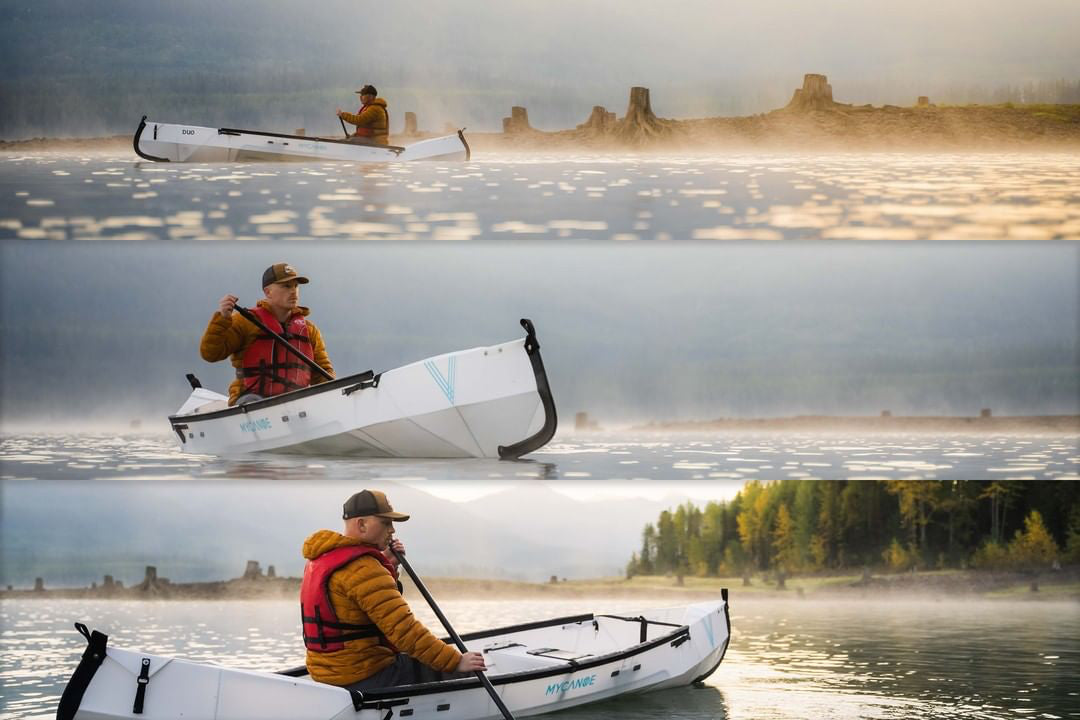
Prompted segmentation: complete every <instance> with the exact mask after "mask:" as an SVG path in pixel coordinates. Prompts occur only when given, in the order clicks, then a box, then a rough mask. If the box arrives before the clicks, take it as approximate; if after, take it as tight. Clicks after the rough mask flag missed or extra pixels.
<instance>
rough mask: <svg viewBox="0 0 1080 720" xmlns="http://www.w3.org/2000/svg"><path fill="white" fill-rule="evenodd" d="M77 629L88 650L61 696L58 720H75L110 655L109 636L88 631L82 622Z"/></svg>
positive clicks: (76, 625)
mask: <svg viewBox="0 0 1080 720" xmlns="http://www.w3.org/2000/svg"><path fill="white" fill-rule="evenodd" d="M75 629H76V630H78V631H79V634H80V635H82V636H83V637H84V638H86V650H85V651H84V652H83V654H82V660H80V661H79V665H78V667H76V668H75V672H74V673H72V675H71V679H70V680H68V684H67V686H66V687H65V688H64V692H63V694H62V695H61V696H60V703H59V705H58V706H57V708H56V720H73V719H74V717H75V715H76V713H78V712H79V705H81V704H82V699H83V695H85V694H86V689H87V688H88V687H90V682H91V681H92V680H93V679H94V674H95V673H96V672H97V669H98V668H99V667H101V663H103V662H105V656H106V655H107V654H108V653H107V652H106V648H107V647H108V644H109V636H108V635H106V634H105V633H103V632H98V631H97V630H93V631H91V630H88V629H87V627H86V625H84V624H82V623H80V622H77V623H75Z"/></svg>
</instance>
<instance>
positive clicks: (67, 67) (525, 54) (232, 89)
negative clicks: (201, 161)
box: [0, 0, 1080, 139]
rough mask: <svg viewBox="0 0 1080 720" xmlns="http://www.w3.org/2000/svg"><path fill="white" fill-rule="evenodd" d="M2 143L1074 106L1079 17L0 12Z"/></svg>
mask: <svg viewBox="0 0 1080 720" xmlns="http://www.w3.org/2000/svg"><path fill="white" fill-rule="evenodd" d="M0 10H2V11H3V14H4V18H5V20H4V23H3V25H2V26H0V63H2V65H3V67H4V68H5V73H4V75H3V77H2V79H0V92H2V94H3V96H4V98H5V102H4V104H3V108H2V109H0V136H2V137H5V138H8V139H16V138H20V137H28V136H33V135H40V134H46V135H73V136H89V135H101V134H109V133H120V132H130V131H131V129H132V127H133V126H134V125H135V124H136V123H137V122H138V118H139V117H140V116H141V115H142V114H150V115H151V116H154V117H161V118H162V119H164V120H169V121H173V122H188V123H195V124H206V125H217V126H223V125H229V126H239V127H254V128H261V129H279V130H280V129H286V130H291V129H292V128H295V127H306V128H308V129H309V131H311V132H325V133H329V132H336V131H337V130H338V127H337V123H336V118H335V117H334V114H333V113H334V110H335V108H336V107H338V106H345V107H348V106H349V105H350V104H352V103H355V96H354V95H353V92H352V91H353V90H355V89H356V88H358V87H360V86H361V85H362V84H364V83H367V82H371V83H373V84H375V85H376V86H377V87H378V88H379V90H380V93H381V94H382V95H383V96H385V97H387V98H388V99H389V101H390V107H391V121H392V124H391V127H392V129H393V130H396V129H400V128H401V126H402V123H403V119H402V118H403V113H404V111H406V110H411V111H415V112H418V113H419V119H420V125H421V127H422V128H425V129H428V130H441V129H442V128H443V125H444V123H451V124H454V125H455V126H457V127H461V126H465V125H467V126H469V127H470V128H471V129H472V130H474V131H478V130H488V131H494V130H499V129H500V128H501V118H502V117H503V116H505V115H507V114H509V109H510V106H511V105H525V106H526V107H528V108H529V112H530V119H531V120H532V122H533V125H534V126H536V127H538V128H542V129H561V128H566V127H573V126H574V125H575V124H577V123H580V122H583V121H584V120H585V118H586V117H587V116H588V114H589V111H590V109H591V107H592V106H593V105H597V104H600V105H604V106H606V107H607V108H608V109H609V110H614V111H616V112H618V113H622V112H623V110H624V108H625V105H626V99H627V90H628V88H629V87H630V86H632V85H645V86H648V87H650V88H651V89H652V99H653V105H654V108H655V109H656V111H657V113H658V114H659V115H661V116H663V117H701V116H709V115H745V114H752V113H758V112H766V111H768V110H771V109H775V108H777V107H780V106H782V105H783V104H785V103H786V102H787V101H788V100H789V99H790V97H791V93H792V91H793V90H794V88H796V87H798V86H800V84H801V81H802V76H803V74H804V73H808V72H815V73H823V74H826V75H828V77H829V79H830V82H831V83H832V85H833V88H834V92H835V96H836V99H837V100H838V101H841V102H854V103H860V104H861V103H874V104H882V103H893V104H902V105H910V104H912V103H913V102H914V101H915V98H916V96H918V95H929V96H930V97H931V98H932V99H933V100H934V101H935V102H949V103H964V102H1003V101H1005V100H1012V101H1019V102H1030V101H1036V100H1041V101H1048V102H1065V101H1070V102H1077V98H1073V97H1072V94H1075V93H1076V92H1080V84H1078V83H1080V76H1078V73H1077V62H1076V60H1077V55H1076V47H1075V45H1076V44H1075V34H1076V28H1078V27H1080V5H1078V4H1076V3H1066V2H1060V1H1059V0H1034V1H1032V2H1027V3H1013V2H1009V1H1008V0H994V1H992V2H986V1H982V2H976V1H975V0H958V1H954V2H948V3H941V2H932V1H931V0H915V1H913V2H908V3H899V4H897V3H893V4H882V3H865V2H859V1H857V0H831V1H828V2H817V3H804V2H798V0H765V1H763V2H756V3H752V4H743V3H730V2H715V1H706V0H688V1H687V2H680V3H678V4H676V5H671V4H666V5H665V4H660V5H658V4H655V3H649V2H644V1H642V0H622V1H620V2H616V1H615V0H584V1H583V2H575V3H533V2H498V3H492V2H486V1H484V0H463V1H462V2H457V3H453V4H448V3H437V2H412V3H393V4H386V3H375V2H356V1H355V0H331V1H330V2H325V3H320V4H319V6H318V11H313V10H312V9H311V7H310V5H308V4H304V3H300V2H297V1H296V0H230V1H229V2H224V3H222V2H210V0H187V1H185V2H183V3H166V4H162V3H150V4H147V3H142V2H137V0H99V1H97V2H93V3H77V4H71V3H69V2H64V1H63V0H44V1H42V2H37V3H25V2H14V1H11V0H7V1H5V2H2V3H0Z"/></svg>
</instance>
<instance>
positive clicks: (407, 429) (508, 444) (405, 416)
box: [169, 321, 557, 459]
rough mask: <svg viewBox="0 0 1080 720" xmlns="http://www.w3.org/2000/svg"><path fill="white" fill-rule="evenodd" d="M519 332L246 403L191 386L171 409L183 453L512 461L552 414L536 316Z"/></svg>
mask: <svg viewBox="0 0 1080 720" xmlns="http://www.w3.org/2000/svg"><path fill="white" fill-rule="evenodd" d="M522 324H523V326H525V327H526V329H527V330H528V331H529V335H528V336H526V337H525V338H522V339H520V340H513V341H511V342H507V343H503V344H501V345H493V346H490V347H479V348H473V349H471V350H463V351H460V352H456V353H448V354H445V355H439V356H436V357H433V358H428V359H427V360H423V361H420V362H416V363H412V364H410V365H406V366H404V367H400V368H396V369H394V370H389V371H386V372H384V373H381V374H379V375H377V376H376V375H374V374H372V373H370V372H369V373H362V374H360V375H354V376H349V377H344V378H339V379H336V380H334V381H332V382H327V383H323V384H320V385H314V386H311V387H309V388H304V389H303V390H297V391H294V392H291V393H285V394H283V395H278V396H276V397H273V398H268V399H266V400H262V401H257V402H254V403H249V404H247V405H244V406H242V407H231V408H230V407H228V406H227V403H226V398H225V396H223V395H219V394H217V393H212V392H209V391H207V390H205V389H203V388H197V389H195V390H194V391H193V392H192V394H191V396H190V397H189V398H188V401H187V402H185V404H184V405H183V406H182V407H181V409H180V410H179V411H178V412H177V414H175V415H172V416H170V418H169V421H170V423H171V424H172V428H173V430H174V432H175V433H176V434H177V436H178V437H179V439H180V441H181V448H182V450H183V451H184V452H188V453H196V454H203V455H236V454H243V453H253V452H279V453H294V454H302V455H344V456H352V457H370V458H503V459H512V458H517V457H520V456H521V455H524V454H526V453H528V452H532V451H533V450H535V449H537V448H539V447H541V446H543V445H544V444H546V443H547V442H548V441H549V440H550V439H551V437H552V436H553V435H554V433H555V428H556V425H557V418H556V415H555V404H554V400H553V399H552V397H551V391H550V388H549V386H548V382H547V376H546V372H545V370H544V367H543V361H542V360H541V359H540V353H539V344H538V343H537V342H536V336H535V331H534V330H533V328H532V324H531V323H529V322H528V321H522Z"/></svg>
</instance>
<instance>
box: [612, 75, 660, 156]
mask: <svg viewBox="0 0 1080 720" xmlns="http://www.w3.org/2000/svg"><path fill="white" fill-rule="evenodd" d="M670 130H671V128H670V126H669V125H668V124H667V123H666V122H665V121H663V120H661V119H660V118H658V117H656V115H655V114H654V113H653V109H652V101H651V100H650V98H649V88H644V87H632V88H630V104H629V105H627V108H626V116H625V117H624V118H623V119H622V120H620V121H619V122H618V125H617V127H616V128H615V134H616V135H617V136H618V137H619V138H621V139H622V140H624V141H626V142H629V143H632V144H642V143H646V142H649V141H650V140H654V139H656V138H658V137H662V136H665V135H667V134H668V133H669V132H670Z"/></svg>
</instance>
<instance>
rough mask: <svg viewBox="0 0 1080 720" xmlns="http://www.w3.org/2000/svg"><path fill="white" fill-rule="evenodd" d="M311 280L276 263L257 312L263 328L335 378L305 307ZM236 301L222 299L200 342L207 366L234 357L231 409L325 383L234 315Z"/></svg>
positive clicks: (266, 276) (268, 273)
mask: <svg viewBox="0 0 1080 720" xmlns="http://www.w3.org/2000/svg"><path fill="white" fill-rule="evenodd" d="M307 282H308V279H307V278H306V277H304V276H302V275H300V274H299V273H297V272H296V270H295V269H294V268H293V267H292V266H291V265H289V264H288V263H277V264H276V265H271V266H270V267H268V268H266V271H265V272H264V273H263V277H262V285H263V294H264V295H265V297H264V298H263V299H262V300H260V301H259V302H258V304H257V307H255V309H254V310H253V311H252V312H253V313H254V314H255V315H256V316H257V317H258V318H259V319H260V320H262V322H263V324H264V325H266V326H267V327H268V328H270V329H271V330H273V331H274V332H276V333H277V334H278V335H281V336H282V337H283V338H285V339H286V340H288V341H289V344H291V345H292V346H293V347H294V348H296V349H297V350H299V351H300V352H302V353H304V354H305V355H307V356H308V357H309V358H311V359H312V360H314V361H315V362H316V364H318V365H319V367H321V368H322V369H323V370H325V371H326V372H328V373H330V375H333V374H334V366H333V365H331V364H330V357H329V356H328V355H327V354H326V345H325V344H324V343H323V339H322V334H321V333H320V332H319V328H317V327H315V323H313V322H311V321H310V320H308V319H307V315H308V313H309V312H310V310H308V309H307V308H306V307H302V306H301V305H300V285H302V284H306V283H307ZM237 300H239V298H237V297H236V296H235V295H226V296H225V297H223V298H221V302H220V303H218V310H217V312H215V313H214V315H213V317H211V318H210V324H209V325H207V326H206V332H205V333H203V336H202V341H201V342H200V343H199V353H200V354H201V355H202V357H203V360H206V361H207V362H218V361H219V360H224V359H225V358H227V357H229V356H230V355H231V356H232V364H233V367H234V368H236V379H235V380H233V382H232V384H231V385H229V405H236V404H240V405H243V404H246V403H249V402H252V401H254V400H261V399H262V398H267V397H272V396H274V395H280V394H281V393H283V392H288V391H289V390H296V389H299V388H303V387H307V386H308V385H315V384H317V383H321V382H324V381H325V380H326V378H324V377H323V376H322V375H321V374H319V373H316V372H313V371H312V369H311V367H310V366H308V365H307V364H306V363H304V362H303V361H302V360H300V358H298V357H297V356H296V355H295V354H294V353H292V352H291V351H289V350H288V349H286V348H285V347H284V346H282V344H281V343H280V342H279V341H277V340H275V339H274V338H273V337H271V336H270V335H267V334H266V333H265V332H263V331H262V330H261V329H259V327H258V326H256V325H255V324H254V323H252V322H251V321H250V320H247V319H246V318H244V317H241V315H240V313H236V312H233V308H235V307H236V302H237Z"/></svg>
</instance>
